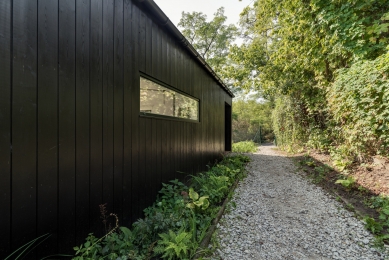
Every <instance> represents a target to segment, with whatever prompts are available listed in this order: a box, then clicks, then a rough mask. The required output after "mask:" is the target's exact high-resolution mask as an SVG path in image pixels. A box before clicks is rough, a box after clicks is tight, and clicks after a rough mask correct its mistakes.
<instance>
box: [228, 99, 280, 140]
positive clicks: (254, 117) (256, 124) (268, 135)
mask: <svg viewBox="0 0 389 260" xmlns="http://www.w3.org/2000/svg"><path fill="white" fill-rule="evenodd" d="M272 106H273V103H272V102H270V101H265V100H263V101H261V102H258V101H257V100H254V99H249V100H235V101H234V105H233V106H232V140H233V141H234V142H241V141H245V140H253V141H254V142H257V143H263V142H272V141H273V140H274V135H273V130H272V125H271V113H272Z"/></svg>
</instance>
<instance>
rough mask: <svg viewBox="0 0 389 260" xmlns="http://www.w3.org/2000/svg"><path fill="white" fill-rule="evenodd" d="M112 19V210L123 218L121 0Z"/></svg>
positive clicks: (116, 5)
mask: <svg viewBox="0 0 389 260" xmlns="http://www.w3.org/2000/svg"><path fill="white" fill-rule="evenodd" d="M114 10H115V15H114V17H115V20H114V55H113V56H114V97H113V98H114V102H113V106H114V117H113V120H114V122H113V124H114V132H113V136H114V140H113V142H114V150H113V153H114V161H113V165H114V201H113V211H114V213H116V214H118V217H119V219H120V220H121V221H122V220H123V177H124V176H123V147H124V143H123V141H124V140H123V127H124V126H123V123H124V121H123V110H124V109H123V106H124V102H123V99H124V92H123V87H124V86H123V84H124V82H123V80H124V79H123V76H124V73H123V69H124V67H123V66H124V56H123V55H124V53H123V48H124V42H123V39H124V38H123V37H124V35H123V34H124V31H123V30H124V25H123V12H124V11H123V10H124V7H123V0H116V1H115V9H114Z"/></svg>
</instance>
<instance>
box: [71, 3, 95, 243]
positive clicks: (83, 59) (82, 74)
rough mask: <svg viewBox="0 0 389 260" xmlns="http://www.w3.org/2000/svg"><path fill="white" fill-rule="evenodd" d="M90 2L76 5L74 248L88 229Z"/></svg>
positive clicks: (83, 237) (82, 239)
mask: <svg viewBox="0 0 389 260" xmlns="http://www.w3.org/2000/svg"><path fill="white" fill-rule="evenodd" d="M89 32H90V0H82V1H76V68H75V69H76V115H75V116H76V158H75V159H76V172H75V178H76V180H75V182H76V183H75V185H76V198H77V199H76V215H75V217H74V221H75V223H76V245H79V244H81V243H83V242H84V241H85V237H86V236H87V235H88V233H89V232H90V231H91V230H90V225H89V216H90V213H89V199H90V187H89V173H90V125H89V122H90V79H89V74H90V50H89V48H90V39H89V37H90V33H89Z"/></svg>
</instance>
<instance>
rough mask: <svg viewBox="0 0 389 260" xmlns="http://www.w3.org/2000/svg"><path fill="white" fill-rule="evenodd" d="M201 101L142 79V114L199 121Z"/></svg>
mask: <svg viewBox="0 0 389 260" xmlns="http://www.w3.org/2000/svg"><path fill="white" fill-rule="evenodd" d="M198 110H199V101H197V100H195V99H193V98H190V97H187V96H185V95H182V94H180V93H178V92H175V91H173V90H171V89H168V88H166V87H163V86H161V85H159V84H158V83H155V82H153V81H151V80H149V79H146V78H144V77H140V112H142V113H146V114H156V115H163V116H170V117H178V118H184V119H190V120H196V121H197V120H198V114H199V113H198Z"/></svg>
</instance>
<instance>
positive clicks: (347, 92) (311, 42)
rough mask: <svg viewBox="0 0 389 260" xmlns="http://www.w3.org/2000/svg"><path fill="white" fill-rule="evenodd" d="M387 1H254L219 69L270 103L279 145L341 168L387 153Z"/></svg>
mask: <svg viewBox="0 0 389 260" xmlns="http://www.w3.org/2000/svg"><path fill="white" fill-rule="evenodd" d="M387 10H389V2H388V1H382V0H371V1H364V0H356V1H322V0H310V1H302V0H298V1H273V0H261V1H255V2H254V5H253V6H252V7H247V8H246V9H245V10H244V12H243V13H242V14H241V21H240V32H241V35H243V37H244V39H245V40H244V43H243V44H242V45H241V46H238V45H235V46H232V47H231V49H230V54H229V59H230V61H229V64H230V65H229V66H228V67H227V68H226V69H225V71H227V72H228V73H226V75H228V76H229V77H231V78H232V79H233V80H232V81H233V82H234V84H235V85H236V86H243V87H244V88H245V89H247V90H257V91H258V92H259V93H261V94H262V96H263V97H265V98H267V99H268V100H271V101H273V100H274V102H275V106H274V110H273V115H272V119H273V130H274V133H275V135H276V139H277V144H278V145H279V146H280V147H282V148H284V149H286V150H289V151H297V150H298V149H299V148H300V147H302V146H308V147H312V148H315V149H318V150H321V151H324V152H328V153H331V154H332V155H333V158H334V160H336V161H337V162H338V164H339V168H343V169H346V168H347V167H348V166H349V165H351V163H352V162H354V161H357V160H359V161H365V160H369V158H370V157H371V156H373V155H376V154H381V155H385V156H388V155H389V149H388V147H389V139H388V138H389V96H388V95H389V83H388V72H389V65H388V64H389V62H388V61H389V60H388V58H389V54H388V51H387V50H386V46H387V44H388V36H389V31H388V27H389V14H388V13H387Z"/></svg>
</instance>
